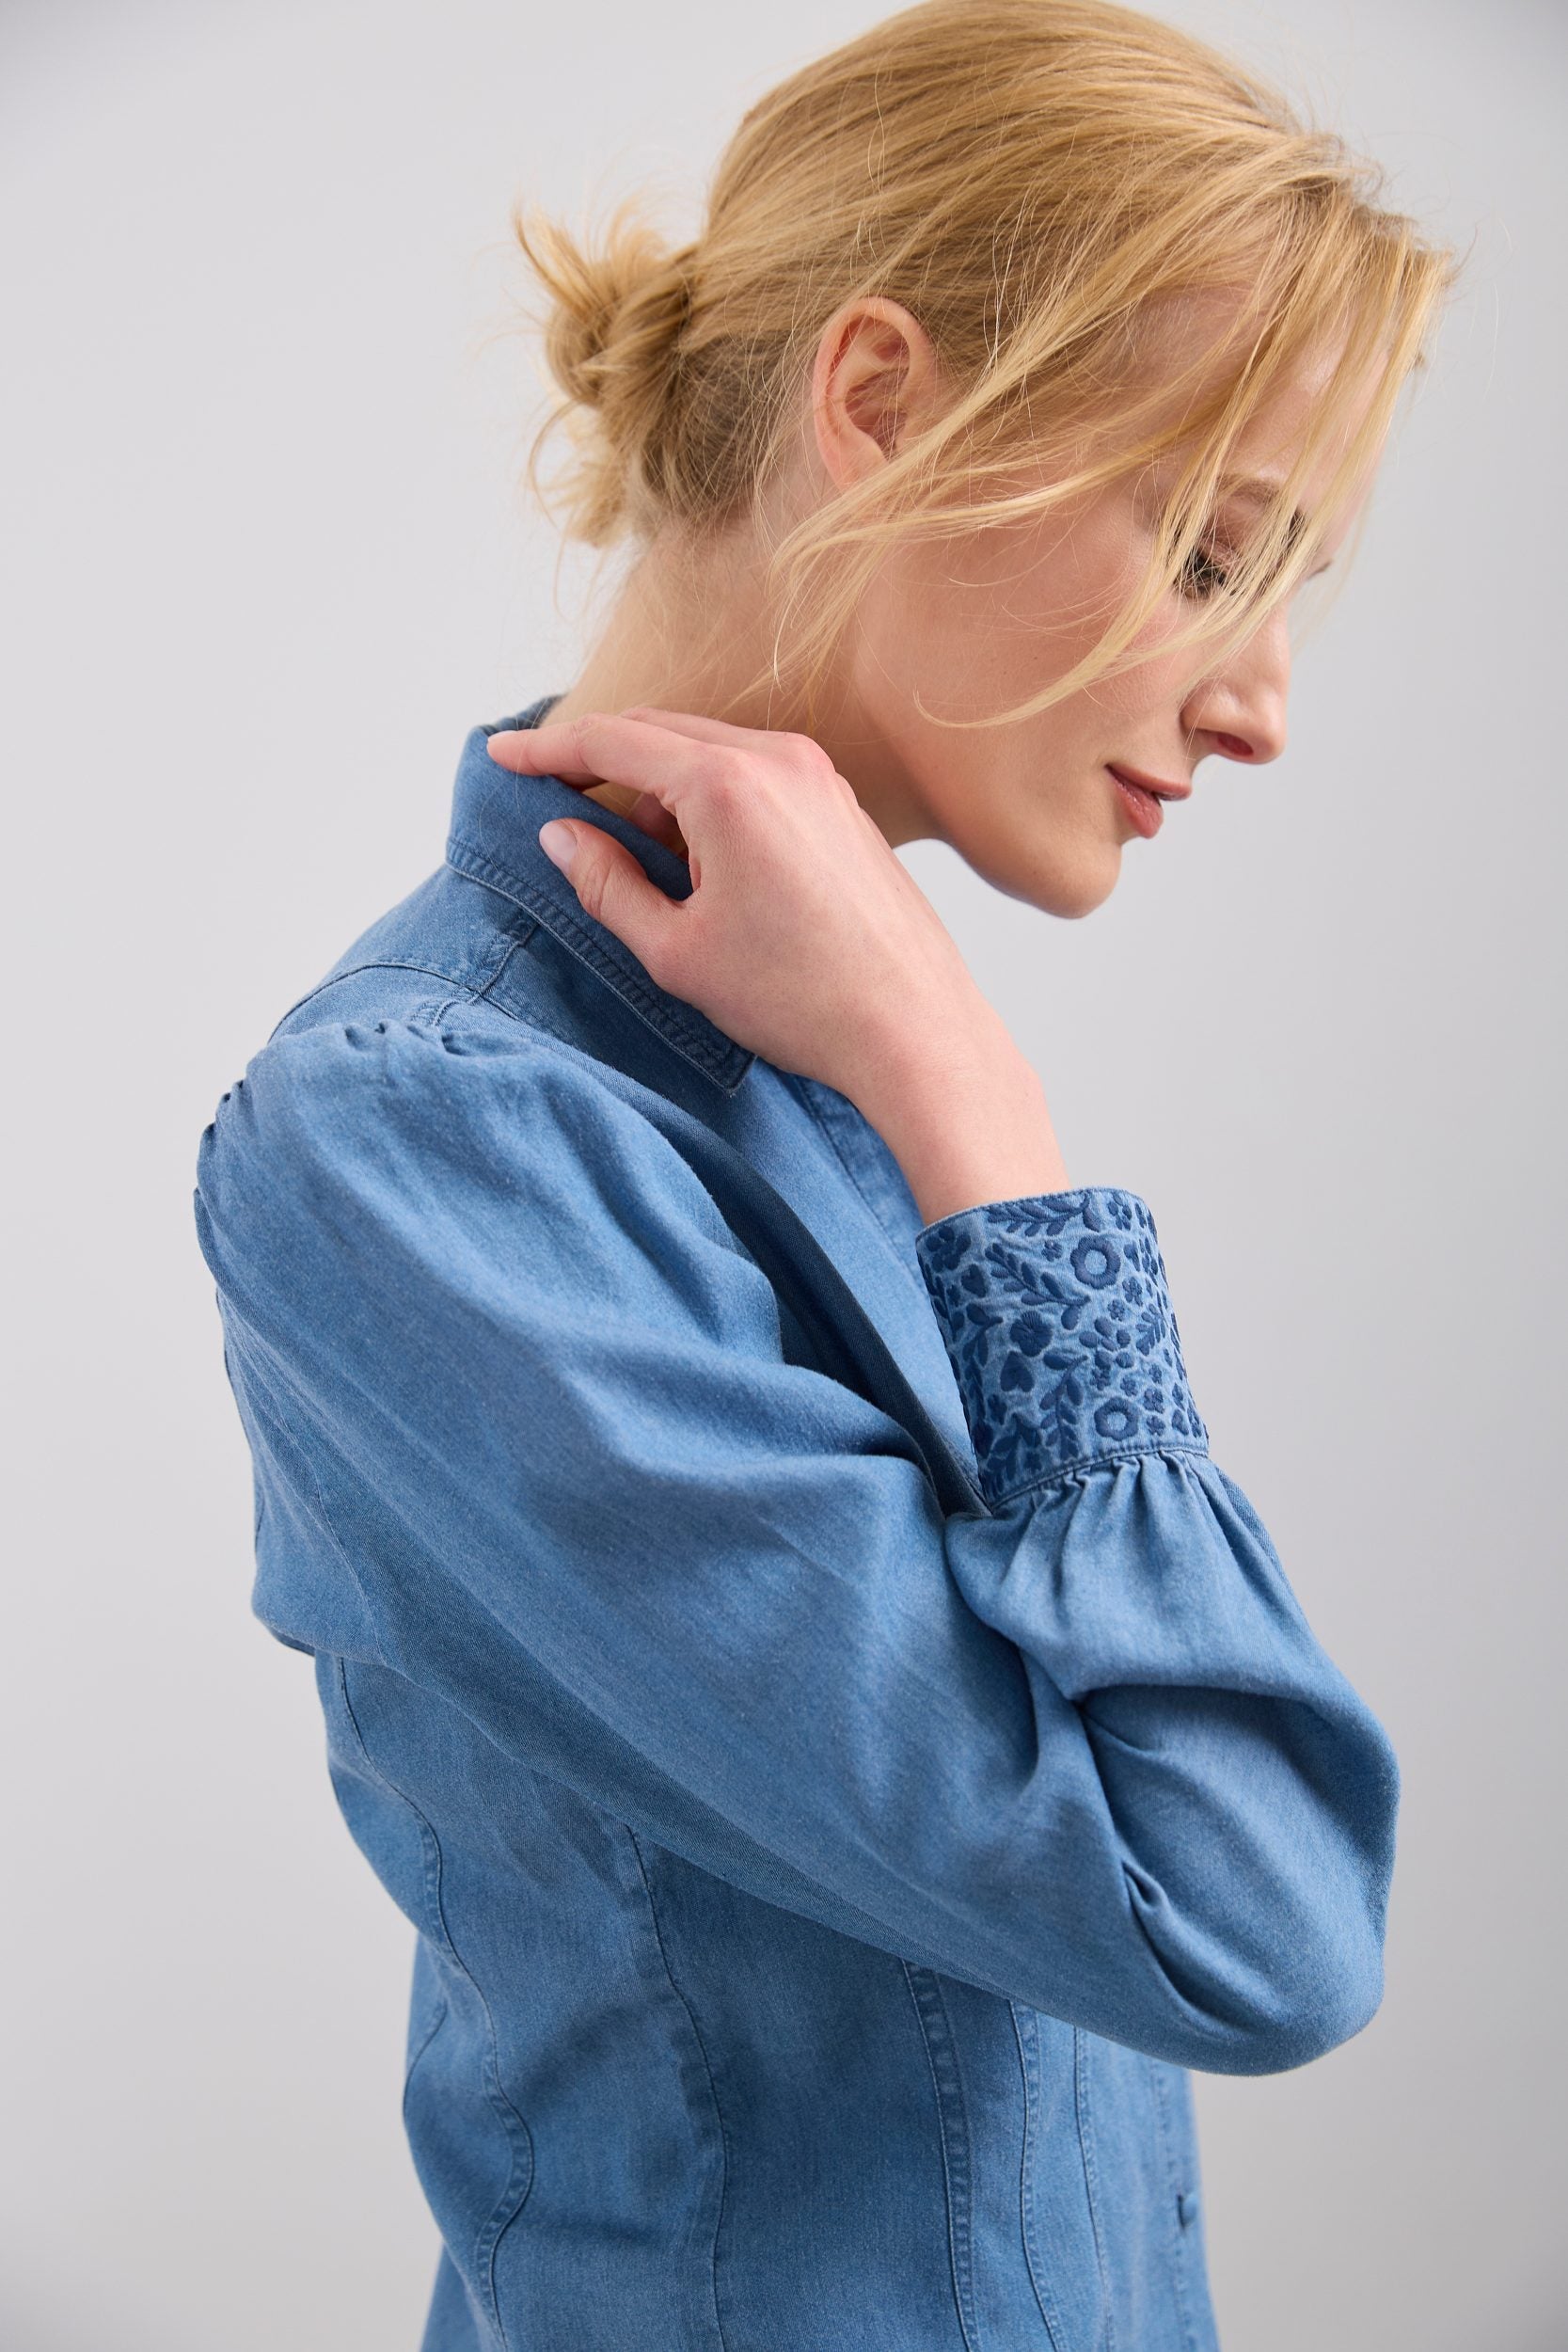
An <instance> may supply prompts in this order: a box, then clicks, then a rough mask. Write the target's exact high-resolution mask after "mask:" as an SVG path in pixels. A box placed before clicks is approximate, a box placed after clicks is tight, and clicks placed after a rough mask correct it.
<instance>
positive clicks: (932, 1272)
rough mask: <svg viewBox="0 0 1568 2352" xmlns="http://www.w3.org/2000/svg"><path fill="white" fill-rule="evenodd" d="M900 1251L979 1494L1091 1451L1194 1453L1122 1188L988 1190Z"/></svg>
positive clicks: (1034, 1478)
mask: <svg viewBox="0 0 1568 2352" xmlns="http://www.w3.org/2000/svg"><path fill="white" fill-rule="evenodd" d="M914 1248H915V1256H916V1258H917V1260H918V1261H919V1263H920V1269H921V1272H922V1273H923V1274H924V1276H925V1278H926V1285H927V1289H928V1290H929V1292H930V1294H931V1298H932V1302H933V1304H934V1305H935V1307H936V1311H937V1315H938V1319H939V1321H940V1322H941V1325H942V1338H943V1339H944V1341H945V1342H946V1344H947V1353H948V1356H949V1358H950V1359H951V1361H952V1365H953V1370H954V1373H955V1375H956V1376H957V1378H958V1393H959V1395H960V1396H961V1398H962V1400H963V1406H964V1411H965V1413H966V1414H967V1416H968V1420H969V1426H970V1434H971V1436H972V1437H973V1438H974V1458H975V1462H976V1464H977V1466H978V1469H979V1472H980V1485H981V1488H982V1491H983V1492H984V1494H985V1496H986V1499H987V1501H988V1502H991V1503H998V1502H1002V1501H1004V1500H1005V1499H1006V1496H1008V1495H1011V1494H1015V1493H1017V1492H1018V1491H1019V1490H1020V1489H1021V1488H1022V1487H1025V1486H1036V1485H1037V1484H1038V1483H1039V1482H1040V1481H1041V1480H1042V1479H1046V1478H1053V1477H1056V1476H1058V1475H1059V1474H1060V1473H1061V1472H1062V1471H1063V1470H1069V1469H1072V1468H1075V1467H1079V1466H1083V1465H1085V1464H1087V1463H1089V1462H1091V1461H1092V1460H1093V1459H1094V1458H1095V1456H1096V1455H1097V1454H1105V1453H1112V1452H1115V1453H1126V1452H1128V1451H1143V1452H1155V1451H1159V1452H1165V1451H1168V1450H1170V1449H1171V1448H1172V1447H1184V1448H1186V1449H1188V1450H1190V1451H1193V1452H1196V1453H1204V1452H1206V1451H1207V1449H1208V1444H1209V1432H1208V1430H1207V1429H1206V1428H1205V1427H1204V1424H1203V1422H1202V1421H1201V1420H1200V1418H1199V1416H1198V1411H1197V1407H1196V1406H1195V1405H1194V1403H1193V1400H1192V1394H1191V1391H1189V1389H1188V1387H1187V1372H1186V1366H1185V1365H1184V1363H1183V1362H1182V1360H1181V1343H1180V1336H1179V1334H1178V1332H1177V1328H1176V1316H1175V1313H1174V1311H1173V1310H1172V1308H1171V1303H1170V1294H1169V1292H1168V1290H1167V1288H1166V1285H1165V1267H1164V1259H1163V1258H1162V1257H1161V1255H1160V1244H1159V1241H1158V1238H1157V1237H1156V1234H1155V1231H1154V1219H1153V1217H1152V1216H1150V1214H1149V1211H1148V1206H1147V1205H1146V1203H1145V1202H1144V1201H1142V1200H1140V1199H1139V1198H1138V1196H1137V1194H1136V1193H1132V1192H1125V1191H1123V1190H1122V1189H1121V1188H1120V1187H1119V1186H1117V1185H1112V1184H1086V1185H1085V1186H1083V1187H1082V1188H1081V1189H1080V1190H1078V1191H1076V1192H1050V1193H1034V1194H1029V1195H1026V1196H1025V1197H1023V1198H1022V1199H1020V1200H988V1201H985V1202H983V1203H982V1204H981V1205H980V1206H979V1207H978V1208H974V1209H958V1210H955V1211H954V1213H953V1215H952V1216H944V1217H942V1218H939V1219H938V1221H937V1222H936V1223H935V1224H933V1225H927V1226H924V1227H923V1228H922V1229H921V1231H920V1232H919V1233H917V1234H916V1236H915V1245H914Z"/></svg>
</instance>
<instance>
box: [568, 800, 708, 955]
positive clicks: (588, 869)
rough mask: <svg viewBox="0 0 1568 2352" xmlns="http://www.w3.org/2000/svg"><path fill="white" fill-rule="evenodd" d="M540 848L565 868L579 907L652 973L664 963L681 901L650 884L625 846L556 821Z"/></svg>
mask: <svg viewBox="0 0 1568 2352" xmlns="http://www.w3.org/2000/svg"><path fill="white" fill-rule="evenodd" d="M539 847H540V848H541V849H542V850H544V852H545V855H546V857H547V858H548V859H549V860H550V862H551V864H552V865H555V866H560V868H561V870H562V873H563V874H564V875H565V876H566V878H567V880H568V881H569V882H570V883H571V885H572V888H573V889H574V890H575V891H576V892H577V894H578V903H579V904H580V905H581V907H582V909H583V911H584V913H585V914H591V915H592V916H593V918H594V922H595V923H602V924H603V925H604V927H605V929H606V930H607V931H613V932H614V934H615V936H616V938H617V939H618V940H620V941H621V942H622V944H623V945H624V946H627V947H629V948H630V949H631V951H632V954H633V955H634V956H635V957H636V958H637V959H638V961H639V962H640V963H641V964H642V965H643V966H644V967H645V968H647V969H648V970H649V971H650V972H651V970H652V968H653V966H654V964H655V963H656V962H658V961H661V960H662V959H661V955H660V951H661V949H662V948H664V947H665V946H666V945H667V943H668V942H669V939H670V935H671V930H672V927H673V924H674V923H675V922H676V921H677V920H678V912H677V908H676V905H675V901H674V900H673V898H669V897H668V896H667V895H666V894H665V892H664V891H662V890H660V888H659V887H658V884H657V882H650V881H649V879H648V876H647V875H646V874H645V873H644V871H643V869H642V867H641V866H640V865H639V864H638V862H637V860H636V858H634V857H633V855H632V853H631V851H630V850H628V849H627V848H626V844H625V842H622V841H617V840H615V839H614V838H613V836H612V835H611V834H608V833H606V832H605V830H604V828H603V827H602V826H601V825H575V824H572V823H570V822H569V821H568V820H567V819H566V818H563V817H552V818H550V821H549V823H548V824H546V825H541V826H540V828H539Z"/></svg>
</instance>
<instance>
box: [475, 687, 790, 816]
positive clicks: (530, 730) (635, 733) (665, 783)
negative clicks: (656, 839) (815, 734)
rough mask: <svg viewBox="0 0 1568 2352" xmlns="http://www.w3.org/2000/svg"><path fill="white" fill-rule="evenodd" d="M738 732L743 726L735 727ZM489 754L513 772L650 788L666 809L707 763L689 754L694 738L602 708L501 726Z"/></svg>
mask: <svg viewBox="0 0 1568 2352" xmlns="http://www.w3.org/2000/svg"><path fill="white" fill-rule="evenodd" d="M737 732H743V730H737ZM486 748H487V750H488V751H489V754H490V756H491V758H492V759H494V760H495V761H496V762H497V764H498V765H499V766H500V767H503V768H507V769H510V770H511V771H512V772H513V773H514V774H515V775H534V776H554V777H555V778H556V779H557V781H558V782H559V783H562V784H614V785H620V786H622V787H624V788H626V790H628V791H634V792H651V793H652V794H653V795H654V797H655V799H656V800H657V801H658V802H660V803H662V805H663V806H664V807H665V808H666V809H669V810H672V811H674V812H677V813H678V810H679V806H680V803H681V801H682V800H683V799H686V798H689V795H690V794H691V793H692V792H693V791H694V790H700V789H701V788H702V787H703V785H704V783H705V781H706V780H707V778H708V776H709V775H710V774H711V764H710V763H705V762H704V761H703V760H702V759H701V758H700V757H699V758H697V759H696V760H694V759H693V739H691V738H689V737H687V736H683V735H680V734H677V733H676V732H675V731H674V730H673V729H672V728H669V727H663V726H657V725H654V724H652V723H649V722H648V721H646V720H642V719H631V718H626V717H624V716H622V715H620V714H618V713H615V712H611V711H604V710H590V711H585V712H584V714H583V715H582V717H581V718H580V719H563V720H562V721H560V722H559V723H556V724H554V725H552V724H551V723H550V721H549V720H548V719H545V720H542V721H541V722H540V723H539V725H538V726H536V727H515V728H503V729H502V730H501V731H500V732H499V734H496V735H492V736H490V737H489V738H488V739H487V742H486Z"/></svg>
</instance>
